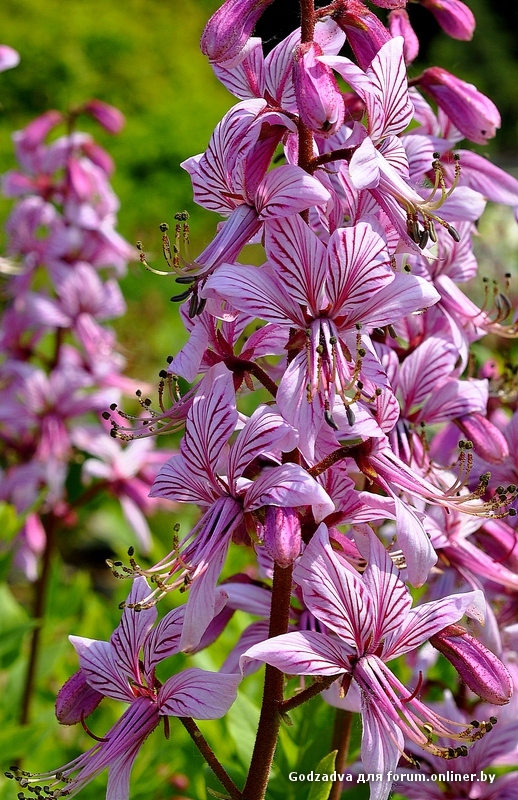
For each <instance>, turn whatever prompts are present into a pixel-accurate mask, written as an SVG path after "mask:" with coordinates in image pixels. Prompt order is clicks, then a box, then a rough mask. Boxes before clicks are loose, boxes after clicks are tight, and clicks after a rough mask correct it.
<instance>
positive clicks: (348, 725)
mask: <svg viewBox="0 0 518 800" xmlns="http://www.w3.org/2000/svg"><path fill="white" fill-rule="evenodd" d="M352 721H353V715H352V711H344V710H343V709H342V708H337V709H336V715H335V724H334V729H333V740H332V742H331V750H336V751H337V753H336V758H335V771H336V772H343V771H344V769H345V765H346V764H347V756H348V755H349V745H350V742H351V729H352ZM341 793H342V782H341V781H335V782H334V783H333V786H332V788H331V791H330V793H329V798H328V800H339V797H340V795H341Z"/></svg>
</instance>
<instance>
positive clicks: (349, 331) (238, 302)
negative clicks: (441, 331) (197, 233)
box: [204, 217, 437, 458]
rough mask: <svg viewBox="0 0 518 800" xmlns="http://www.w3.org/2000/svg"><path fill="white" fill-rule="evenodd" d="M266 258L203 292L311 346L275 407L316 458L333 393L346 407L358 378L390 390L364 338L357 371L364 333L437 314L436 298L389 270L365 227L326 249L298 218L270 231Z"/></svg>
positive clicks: (375, 236) (382, 248)
mask: <svg viewBox="0 0 518 800" xmlns="http://www.w3.org/2000/svg"><path fill="white" fill-rule="evenodd" d="M265 248H266V253H267V256H268V259H269V261H268V262H267V263H266V264H265V265H264V266H263V267H261V268H260V269H256V268H255V267H246V266H241V265H240V266H239V269H236V267H231V266H227V265H224V266H223V267H220V268H219V269H218V270H217V272H216V273H215V274H214V275H213V276H211V277H210V278H209V279H208V281H207V283H206V287H205V289H204V292H205V293H208V294H209V295H210V294H211V293H213V292H214V293H216V294H218V295H221V296H223V297H226V298H228V299H229V300H230V302H231V303H232V304H233V305H235V307H236V308H238V309H240V310H241V311H244V312H246V313H248V314H251V315H253V316H255V317H258V318H259V319H263V320H266V321H267V322H272V323H275V324H277V325H281V326H284V327H285V329H286V333H288V330H289V329H293V330H294V331H295V332H296V334H295V335H296V336H298V337H299V338H300V337H301V335H302V336H303V337H304V339H303V340H302V341H304V342H306V341H307V344H305V345H303V346H302V347H300V346H299V347H298V348H297V351H298V352H297V355H296V356H295V358H293V360H292V361H291V363H290V364H289V366H288V369H287V370H286V372H285V374H284V376H283V378H282V380H281V384H280V386H279V392H278V395H277V402H278V405H279V409H280V411H281V413H282V414H283V416H284V417H285V418H286V419H287V420H288V422H289V423H290V424H291V425H293V426H294V427H295V428H297V430H303V431H304V433H305V436H304V441H303V442H301V443H300V445H299V447H300V448H301V450H302V452H303V453H304V454H306V455H307V456H308V457H309V458H312V457H313V451H314V443H315V438H316V436H317V434H318V431H319V430H320V428H321V426H322V424H323V422H324V418H325V415H326V414H332V411H333V405H334V398H335V392H336V394H337V395H339V397H341V398H342V400H343V401H344V403H346V405H348V404H349V403H350V398H348V397H347V392H349V391H350V390H351V389H352V390H353V392H354V391H355V379H356V377H361V379H362V381H364V382H367V381H368V380H369V378H370V376H371V375H372V376H376V377H375V379H374V380H375V386H374V387H373V391H374V389H375V388H376V387H377V386H378V385H379V383H382V382H383V370H382V368H381V365H380V364H379V362H377V361H376V359H375V358H374V357H373V356H372V354H371V353H370V352H369V350H370V347H369V344H368V342H367V341H366V337H364V338H363V339H362V342H361V345H360V347H363V350H362V353H363V355H362V356H361V358H360V359H359V360H360V361H362V368H361V369H360V370H358V366H357V360H356V359H355V354H356V351H357V349H358V343H357V336H358V335H359V334H358V331H359V330H360V329H365V328H369V327H375V326H379V325H386V324H388V323H389V322H393V321H394V320H395V319H397V318H399V317H401V316H404V315H405V314H408V313H411V312H412V311H417V310H418V309H421V308H424V307H426V306H429V305H432V304H433V303H434V302H435V301H436V299H437V295H436V293H435V291H434V290H432V292H430V288H431V287H429V286H428V287H427V286H426V284H425V282H424V281H422V280H420V279H419V278H415V277H414V276H412V275H406V274H401V273H394V272H393V271H392V269H390V267H389V263H390V259H389V255H388V253H387V249H386V241H385V239H384V238H383V236H382V234H381V233H380V232H379V230H378V229H377V227H373V226H372V225H371V224H370V223H367V222H360V223H358V224H357V225H355V226H354V227H352V228H340V229H339V230H337V231H335V232H334V233H333V235H332V236H331V238H330V240H329V244H328V246H327V248H326V247H325V245H324V244H322V242H320V241H319V239H318V238H317V236H316V235H315V234H314V233H313V232H312V231H311V229H310V228H309V227H308V226H307V225H305V224H304V222H303V221H302V220H301V219H300V217H290V218H289V219H287V220H284V221H283V222H282V223H281V222H271V223H268V224H267V225H266V240H265ZM293 344H294V346H295V342H294V343H293ZM358 373H359V374H358ZM376 381H377V383H376Z"/></svg>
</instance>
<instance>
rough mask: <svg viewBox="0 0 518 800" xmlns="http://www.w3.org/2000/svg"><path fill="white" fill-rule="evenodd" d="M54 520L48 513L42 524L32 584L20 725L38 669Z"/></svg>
mask: <svg viewBox="0 0 518 800" xmlns="http://www.w3.org/2000/svg"><path fill="white" fill-rule="evenodd" d="M56 522H57V520H56V518H55V517H54V516H52V515H49V517H48V521H47V524H46V525H45V526H44V527H45V534H46V541H45V550H44V551H43V557H42V561H41V573H40V576H39V578H38V580H37V581H36V582H35V584H34V601H33V607H32V615H33V618H34V623H35V627H34V630H33V632H32V637H31V644H30V650H29V661H28V664H27V672H26V675H25V685H24V688H23V695H22V707H21V711H20V725H27V724H28V722H29V721H30V715H31V706H32V700H33V695H34V687H35V684H36V673H37V670H38V658H39V652H40V644H41V632H42V628H43V618H44V616H45V606H46V600H47V590H48V584H49V577H50V565H51V562H52V555H53V552H54V542H55V534H56Z"/></svg>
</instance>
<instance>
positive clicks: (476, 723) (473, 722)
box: [469, 719, 480, 728]
mask: <svg viewBox="0 0 518 800" xmlns="http://www.w3.org/2000/svg"><path fill="white" fill-rule="evenodd" d="M469 724H470V725H471V727H472V728H479V727H480V722H479V721H478V719H472V720H471V722H470V723H469Z"/></svg>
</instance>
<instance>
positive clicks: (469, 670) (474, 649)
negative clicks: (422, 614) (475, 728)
mask: <svg viewBox="0 0 518 800" xmlns="http://www.w3.org/2000/svg"><path fill="white" fill-rule="evenodd" d="M430 644H432V645H433V646H434V647H435V649H436V650H438V651H439V652H440V653H442V654H443V656H445V657H446V658H447V659H448V661H449V662H450V664H453V666H454V667H455V669H456V670H457V672H458V673H459V675H460V677H461V678H462V680H463V681H464V683H465V684H466V686H468V687H469V688H470V689H471V691H472V692H475V694H478V696H479V697H481V698H482V699H483V700H486V701H487V702H488V703H493V704H494V705H496V706H503V705H505V704H506V703H508V702H509V699H510V697H511V695H512V693H513V684H512V680H511V676H510V674H509V672H508V671H507V669H506V667H505V666H504V665H503V664H502V662H501V661H500V659H499V658H497V656H495V654H494V653H492V652H491V650H488V649H487V647H484V645H483V644H481V643H480V642H479V641H478V640H477V639H475V637H474V636H471V634H470V633H468V632H467V631H466V629H465V628H463V627H462V626H461V625H449V626H448V627H447V628H444V629H443V630H442V631H439V633H436V634H435V636H432V637H431V638H430Z"/></svg>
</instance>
